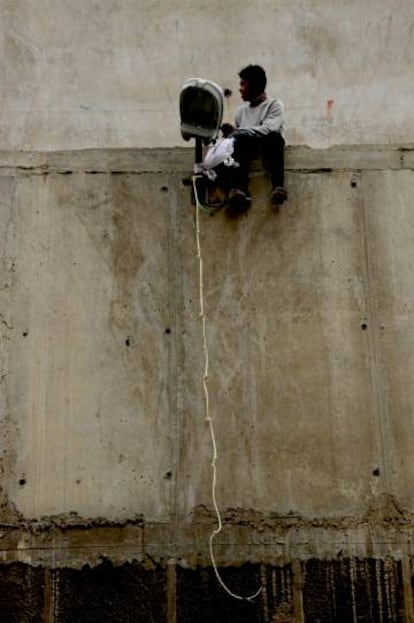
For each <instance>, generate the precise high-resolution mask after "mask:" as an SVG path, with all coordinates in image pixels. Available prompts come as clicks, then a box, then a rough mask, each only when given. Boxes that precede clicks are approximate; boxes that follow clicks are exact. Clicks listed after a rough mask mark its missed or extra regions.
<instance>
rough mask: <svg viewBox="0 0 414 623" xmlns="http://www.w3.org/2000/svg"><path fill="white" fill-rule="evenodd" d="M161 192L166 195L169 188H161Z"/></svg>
mask: <svg viewBox="0 0 414 623" xmlns="http://www.w3.org/2000/svg"><path fill="white" fill-rule="evenodd" d="M160 191H161V192H162V193H166V192H167V191H168V186H161V188H160Z"/></svg>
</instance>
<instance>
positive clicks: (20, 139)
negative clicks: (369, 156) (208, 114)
mask: <svg viewBox="0 0 414 623" xmlns="http://www.w3.org/2000/svg"><path fill="white" fill-rule="evenodd" d="M0 18H1V19H0V71H1V76H2V89H1V93H0V103H1V110H2V123H1V125H0V148H2V149H47V150H52V149H78V148H88V147H98V148H100V147H103V148H106V147H157V146H175V145H177V144H181V143H182V141H181V139H180V137H179V135H178V132H177V126H178V94H179V90H180V88H181V86H182V84H183V82H184V80H186V79H187V78H189V77H190V76H194V75H196V76H201V77H203V78H208V79H211V80H214V81H216V82H218V83H219V84H222V85H223V87H228V88H230V89H232V90H233V94H234V95H233V96H232V97H231V99H230V101H229V103H228V106H226V116H228V120H230V119H231V118H232V117H233V113H234V110H235V108H236V106H237V105H239V103H240V98H239V96H238V78H237V73H238V71H239V70H240V69H241V68H242V67H243V66H245V65H246V64H248V63H260V64H263V66H264V67H265V68H266V70H267V73H268V78H269V82H268V92H269V94H270V95H272V96H275V97H276V96H279V97H282V99H283V100H284V102H285V104H286V108H287V115H288V140H289V142H290V143H291V144H302V143H307V144H309V145H312V146H313V147H316V146H321V147H326V146H329V145H333V144H339V143H340V144H350V143H355V142H358V143H379V142H387V143H390V142H392V143H396V142H400V141H407V140H410V141H412V140H414V129H413V124H412V110H413V108H414V91H413V88H412V66H413V61H414V52H413V50H414V47H413V23H414V5H413V3H412V0H399V1H398V6H396V4H395V2H390V0H364V2H358V0H341V1H340V2H332V0H312V2H306V1H304V0H278V2H277V4H275V3H274V2H269V0H255V2H251V0H227V1H226V2H222V1H220V0H210V1H209V3H208V4H206V3H203V2H194V0H169V1H168V2H166V1H165V0H151V1H146V2H144V1H142V0H141V1H139V0H134V1H132V0H105V1H104V2H84V1H83V0H72V2H70V3H68V2H63V1H62V0H60V1H59V0H53V1H52V0H2V2H1V6H0Z"/></svg>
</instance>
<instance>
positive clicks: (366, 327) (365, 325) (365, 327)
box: [361, 322, 368, 331]
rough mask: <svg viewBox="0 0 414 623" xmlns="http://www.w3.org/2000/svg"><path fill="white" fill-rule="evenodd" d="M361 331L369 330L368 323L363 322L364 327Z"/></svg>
mask: <svg viewBox="0 0 414 623" xmlns="http://www.w3.org/2000/svg"><path fill="white" fill-rule="evenodd" d="M361 329H362V330H363V331H366V330H367V329H368V325H367V323H366V322H363V323H362V325H361Z"/></svg>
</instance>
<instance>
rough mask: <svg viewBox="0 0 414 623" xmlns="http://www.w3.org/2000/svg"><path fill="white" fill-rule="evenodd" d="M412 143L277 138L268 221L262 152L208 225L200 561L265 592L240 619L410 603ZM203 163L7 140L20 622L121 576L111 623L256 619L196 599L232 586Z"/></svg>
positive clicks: (6, 250) (6, 425) (11, 425)
mask: <svg viewBox="0 0 414 623" xmlns="http://www.w3.org/2000/svg"><path fill="white" fill-rule="evenodd" d="M413 154H414V151H413V149H412V147H411V146H410V145H404V146H393V147H386V146H383V147H381V146H378V147H376V146H367V147H365V148H356V147H354V148H335V149H330V150H323V151H318V150H316V151H315V150H311V149H308V148H292V149H290V150H288V157H287V185H288V190H289V202H288V204H287V205H286V206H285V207H284V208H283V209H282V210H280V212H279V213H276V212H275V211H274V210H273V209H272V207H271V206H270V204H269V202H268V189H269V187H268V181H267V180H265V179H264V177H263V174H262V172H261V171H260V170H259V169H258V168H256V171H255V173H254V174H253V176H252V190H253V197H254V202H253V206H252V208H251V210H250V211H249V212H248V213H247V214H245V215H243V216H241V217H239V218H237V219H232V218H229V215H228V214H226V212H225V211H221V212H219V213H217V214H216V215H215V216H214V218H210V217H205V216H203V217H202V220H201V244H202V252H203V259H204V288H205V291H204V295H205V305H206V313H207V336H208V342H209V354H210V370H209V379H208V380H209V389H210V398H211V401H210V409H211V414H212V416H213V418H214V423H215V430H216V436H217V444H218V454H219V460H218V485H217V497H218V503H219V506H220V508H221V509H222V512H223V520H224V530H223V533H222V534H221V535H219V537H217V539H216V545H215V553H216V557H217V561H218V564H219V565H220V566H221V568H222V569H223V573H224V574H225V575H226V573H227V575H226V577H228V578H229V580H230V582H231V584H232V588H233V590H238V591H243V593H246V592H252V591H254V590H256V585H257V584H258V583H259V584H260V583H261V585H262V586H263V588H264V593H263V595H262V597H260V600H259V601H258V602H257V603H256V605H255V606H254V608H256V609H255V610H254V609H253V610H254V611H253V610H252V611H251V614H250V615H249V616H250V617H251V618H250V619H246V620H251V621H266V622H269V623H270V622H271V621H282V620H285V621H312V622H314V621H316V620H318V617H319V618H320V619H321V620H326V621H339V620H349V621H353V620H355V621H356V620H358V621H382V622H384V621H412V620H413V600H412V588H411V576H412V571H411V567H412V564H411V558H412V545H411V544H412V542H413V537H414V534H413V516H414V500H413V495H412V490H411V481H412V478H411V475H412V470H413V469H414V467H413V461H412V459H411V453H410V448H411V445H412V437H413V425H412V418H411V404H412V402H413V396H412V389H411V385H412V384H411V383H410V379H411V376H412V367H413V365H414V362H413V356H412V351H413V349H412V348H411V333H412V331H411V324H412V322H411V321H412V315H413V311H414V310H413V306H412V304H411V299H412V294H413V293H412V284H411V281H412V279H411V272H412V270H411V268H412V266H411V264H412V260H411V254H412V243H413V236H414V233H413V231H414V221H413V218H414V217H413V215H412V211H411V203H412V201H411V198H412V196H413V193H414V173H413V170H412V169H413V168H414V160H413ZM192 156H193V154H192V152H191V151H189V150H180V149H178V150H143V151H139V150H132V151H128V150H127V151H117V150H109V151H105V152H99V151H97V150H91V151H80V152H66V153H65V152H59V153H49V154H46V153H36V152H33V153H28V154H26V153H20V154H19V153H4V152H3V153H2V154H1V159H0V203H1V208H2V209H1V211H0V227H1V232H2V233H1V235H2V239H3V241H4V244H3V248H2V271H1V281H0V305H1V307H0V314H1V316H0V320H1V340H2V349H1V389H2V391H1V421H2V430H3V437H2V439H3V442H2V456H1V466H2V477H1V491H2V505H1V516H0V521H1V526H2V527H1V542H0V546H1V547H0V554H1V559H2V561H3V566H2V567H0V569H4V573H5V578H7V577H9V576H8V575H7V574H8V573H10V574H11V575H10V578H11V579H10V581H13V582H14V581H16V583H17V588H16V591H17V592H16V595H18V594H19V590H20V589H21V586H22V584H21V583H22V582H26V581H27V578H26V573H28V571H27V569H32V568H33V567H38V568H39V569H40V570H42V571H41V573H40V574H39V575H38V576H36V578H37V579H36V583H34V584H33V585H31V586H32V588H33V591H34V592H33V598H30V599H32V601H31V603H38V601H39V599H40V600H41V599H42V598H43V599H44V607H43V611H44V613H45V614H44V618H40V616H43V614H42V615H40V614H39V612H37V614H35V616H34V618H30V617H29V615H27V617H26V618H24V616H26V615H24V616H23V615H18V614H15V615H13V616H15V619H16V620H19V621H21V623H23V622H24V621H26V620H27V621H29V620H30V621H31V620H42V621H43V620H46V621H48V622H50V621H56V622H60V621H66V620H67V621H69V620H76V621H80V620H82V619H79V616H80V615H79V613H78V614H76V613H75V611H72V609H71V608H72V607H75V606H73V604H74V603H75V602H76V600H77V601H80V603H84V604H87V603H89V602H88V596H87V595H88V593H87V590H86V589H85V591H86V592H82V591H83V590H84V589H81V588H79V586H80V585H81V584H82V585H83V586H86V585H87V583H88V582H89V580H90V581H91V582H92V584H91V588H90V591H91V594H93V591H94V590H95V589H94V588H93V586H94V582H97V585H98V584H99V583H100V582H101V580H100V579H99V578H102V577H103V578H104V582H106V581H108V582H111V580H110V579H108V580H105V578H111V577H112V574H113V577H114V578H116V577H118V576H119V578H123V577H124V575H123V574H126V575H125V577H127V578H130V579H129V580H128V582H129V581H131V582H132V583H133V582H134V581H135V580H136V581H137V582H138V583H141V584H140V586H141V588H142V591H141V588H140V589H139V590H138V592H137V593H136V594H135V595H134V597H131V599H132V601H128V596H125V595H124V594H123V593H122V591H121V588H120V589H119V590H120V591H121V592H118V593H117V596H116V598H115V597H114V599H115V602H116V603H118V604H119V605H118V606H117V608H118V610H117V612H118V615H117V616H118V619H117V620H119V621H123V620H125V621H129V620H131V619H130V618H128V617H130V616H132V615H131V607H133V608H135V609H136V611H137V613H141V614H137V615H136V619H133V620H137V621H141V620H142V621H148V620H151V619H149V618H148V617H149V616H150V615H149V614H148V612H149V611H150V612H151V613H152V614H151V616H152V617H153V619H154V620H156V621H158V620H165V619H166V620H168V622H169V623H171V622H173V621H176V620H178V621H192V622H194V621H213V620H214V621H219V622H220V621H227V620H239V619H240V620H241V621H243V620H244V619H243V617H244V616H248V615H247V611H246V612H245V613H244V614H243V615H241V614H240V615H239V614H238V611H237V612H236V610H234V608H235V607H237V606H235V605H234V604H235V603H237V602H232V601H229V602H226V603H225V604H224V602H223V606H222V607H220V608H219V607H218V606H217V603H216V601H214V602H213V601H211V602H210V601H209V600H207V601H208V604H207V605H206V606H205V608H203V607H201V606H200V607H199V606H198V605H196V598H195V597H194V595H198V596H199V595H201V594H202V593H203V591H204V592H205V587H206V586H207V585H208V587H209V588H208V591H210V592H211V595H213V594H214V591H215V590H221V589H218V587H216V586H215V579H214V576H213V575H211V574H210V571H211V570H209V566H210V557H209V552H208V537H209V534H210V533H211V530H212V529H213V527H214V526H215V525H216V522H215V517H214V514H213V513H212V502H211V467H210V463H211V452H212V450H211V444H210V438H209V434H208V429H207V426H206V423H205V412H204V398H203V391H202V385H201V379H202V374H203V368H204V358H203V357H204V356H203V349H202V336H201V323H200V320H199V318H198V315H199V283H198V274H199V266H198V260H197V257H196V246H195V229H194V207H193V206H192V204H191V197H190V190H189V188H188V187H186V186H184V185H183V183H182V178H183V177H184V176H185V175H186V174H188V173H189V171H190V170H191V165H192ZM103 559H105V560H107V561H110V562H109V563H108V564H109V567H105V569H103V570H100V566H99V565H100V563H102V560H103ZM6 563H7V564H6ZM17 563H20V564H24V565H27V566H25V567H24V568H23V567H21V566H17V567H16V566H14V565H15V564H17ZM85 564H89V565H90V566H91V567H92V568H93V569H92V570H90V569H88V568H86V570H85V569H82V567H83V566H84V565H85ZM105 564H106V563H105ZM113 565H116V566H113ZM125 565H126V566H125ZM128 565H131V566H128ZM244 565H247V566H244ZM226 567H228V570H227V571H226ZM24 569H26V571H24ZM53 570H55V571H53ZM95 570H96V575H94V574H93V573H92V572H93V571H95ZM145 570H147V571H148V574H147V573H144V571H145ZM90 572H91V573H92V575H88V574H89V573H90ZM16 574H17V575H16ZM51 574H52V575H51ZM53 574H54V575H53ZM85 574H86V575H87V578H86V580H85V581H84V580H83V579H82V578H84V577H86V576H85ZM102 574H103V575H102ZM130 574H131V575H130ZM151 574H153V575H151ZM280 574H281V575H280ZM43 576H44V577H43ZM150 576H151V577H150ZM16 577H17V578H21V579H17V580H14V579H13V578H16ZM58 577H59V578H60V579H59V580H56V578H58ZM62 578H66V579H65V580H62ZM94 578H95V579H94ZM134 578H135V579H134ZM137 578H138V579H137ZM278 578H279V579H278ZM281 578H283V581H282V579H281ZM55 580H56V581H55ZM61 580H62V583H61ZM7 581H9V580H7ZM125 581H126V580H125ZM85 582H86V584H85ZM114 582H115V585H117V582H118V580H116V579H114ZM119 582H120V583H119V586H121V584H122V583H123V582H124V580H122V579H120V580H119ZM154 582H155V584H156V586H158V588H157V589H156V590H157V591H158V590H161V593H162V594H160V596H159V597H158V598H157V600H156V602H152V601H151V600H150V601H151V604H152V605H151V604H150V602H148V601H145V600H146V598H145V595H146V594H147V592H148V591H152V590H153V589H152V588H151V586H152V585H153V584H152V583H154ZM158 583H159V585H158ZM280 583H281V584H280ZM279 584H280V586H279ZM252 585H253V586H252ZM282 585H283V586H282ZM159 586H162V587H163V588H162V589H160V588H159ZM281 586H282V588H281ZM190 587H194V588H191V589H190ZM200 587H204V588H200ZM322 587H324V588H322ZM88 590H89V589H88ZM154 590H155V589H154ZM39 591H40V595H41V597H39ZM76 591H81V593H82V594H81V595H80V596H79V595H78V596H76V598H75V597H74V598H73V600H72V601H71V598H70V596H69V595H76ZM284 591H285V592H284ZM115 592H116V591H115ZM104 593H105V591H104ZM104 593H102V599H101V598H99V599H98V601H99V602H100V604H101V606H102V612H109V611H110V608H109V606H105V605H104V604H105V597H104ZM284 594H285V595H286V599H282V600H281V601H280V599H281V597H280V596H281V595H284ZM42 596H43V597H42ZM1 599H3V598H2V597H1V596H0V603H1ZM111 599H112V598H111ZM192 599H193V601H192ZM225 599H227V597H226V598H225ZM16 600H17V601H16V603H17V602H19V603H21V600H20V597H16ZM108 600H109V597H108ZM142 600H143V601H142ZM278 600H279V601H278ZM141 602H142V605H141V606H139V607H138V606H131V604H133V603H135V604H138V603H141ZM111 603H112V602H111ZM59 604H60V605H59ZM71 604H72V605H71ZM148 604H149V605H148ZM154 604H155V605H154ZM214 604H215V605H214ZM226 604H227V605H226ZM367 604H368V605H367ZM31 607H32V608H33V607H34V606H31ZM88 607H90V608H91V609H90V610H88ZM88 607H87V606H86V605H85V608H86V610H85V612H89V614H85V618H84V620H85V621H93V620H97V619H96V618H95V619H94V618H93V617H96V616H99V615H97V614H96V612H97V611H95V610H94V608H95V606H94V605H93V603H89V606H88ZM96 607H97V608H99V605H97V606H96ZM16 608H17V606H16ZM108 608H109V610H108ZM139 608H141V610H139ZM153 608H155V609H157V608H159V611H158V610H157V612H158V614H154V612H155V610H153ZM37 611H39V608H38V607H37ZM196 611H197V613H198V614H196V613H195V612H196ZM16 612H17V610H16ZM338 613H339V614H338ZM322 615H323V616H322ZM19 616H20V619H19ZM36 616H38V618H36ZM105 616H106V615H105ZM109 616H112V617H114V616H115V615H113V614H111V615H109V614H108V617H109ZM145 617H147V618H145ZM174 617H175V618H174ZM177 617H178V618H177ZM226 617H227V618H226ZM232 617H233V619H232ZM234 617H236V619H235V618H234ZM237 617H239V619H237ZM283 617H285V618H283ZM323 617H324V618H323ZM338 617H339V618H338ZM341 617H342V618H341ZM352 617H353V618H352ZM364 617H365V618H364ZM10 620H12V619H10ZM99 620H102V621H103V620H114V619H113V618H112V619H111V618H107V619H105V618H101V619H99Z"/></svg>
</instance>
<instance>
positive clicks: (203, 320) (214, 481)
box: [193, 176, 262, 601]
mask: <svg viewBox="0 0 414 623" xmlns="http://www.w3.org/2000/svg"><path fill="white" fill-rule="evenodd" d="M196 179H197V177H196V176H194V177H193V189H194V197H195V201H196V240H197V257H198V261H199V290H200V316H199V317H200V318H201V323H202V334H203V350H204V373H203V390H204V398H205V413H206V422H207V423H208V426H209V430H210V437H211V444H212V448H213V456H212V461H211V468H212V472H213V478H212V483H211V497H212V500H213V506H214V511H215V513H216V516H217V528H215V529H214V530H213V531H212V533H211V535H210V539H209V547H210V558H211V562H212V565H213V569H214V573H215V574H216V578H217V580H218V582H219V583H220V585H221V586H222V588H224V590H225V591H226V593H228V594H229V595H230V596H231V597H234V599H240V600H247V601H251V600H252V599H254V598H255V597H257V596H258V595H259V594H260V593H261V592H262V588H261V587H260V588H259V590H258V591H256V592H255V593H254V594H253V595H249V596H248V597H243V596H242V595H238V594H237V593H233V591H231V590H230V589H229V588H228V587H227V586H226V584H225V583H224V581H223V579H222V577H221V575H220V573H219V570H218V568H217V564H216V559H215V556H214V547H213V541H214V539H215V537H216V536H217V535H218V534H220V532H221V531H222V528H223V524H222V521H221V515H220V510H219V507H218V504H217V499H216V484H217V443H216V436H215V433H214V423H213V420H212V418H211V415H210V400H209V393H208V386H207V379H208V364H209V359H208V344H207V329H206V315H205V313H204V278H203V257H202V255H201V243H200V208H201V205H200V201H199V198H198V194H197V187H196Z"/></svg>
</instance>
